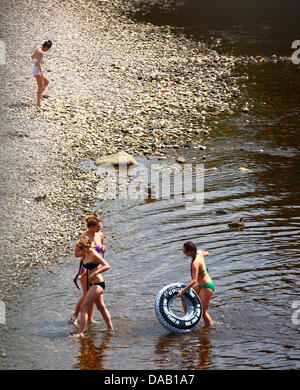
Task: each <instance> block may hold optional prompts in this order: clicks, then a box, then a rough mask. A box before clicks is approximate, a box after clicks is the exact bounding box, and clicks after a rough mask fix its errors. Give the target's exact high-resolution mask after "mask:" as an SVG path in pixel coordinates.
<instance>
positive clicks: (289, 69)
mask: <svg viewBox="0 0 300 390" xmlns="http://www.w3.org/2000/svg"><path fill="white" fill-rule="evenodd" d="M152 22H154V23H155V20H152ZM159 23H160V24H161V23H163V21H162V20H159ZM185 25H186V26H185V27H184V28H182V26H179V27H178V25H177V26H176V25H175V26H174V31H178V33H180V34H181V33H187V34H191V30H193V31H192V34H193V37H191V39H197V36H199V35H201V34H204V35H205V39H212V40H215V39H216V38H220V37H221V39H223V45H222V47H221V48H220V50H221V51H222V50H223V51H224V52H235V53H237V52H239V53H242V54H244V55H245V54H247V55H258V54H266V55H271V54H273V53H272V51H271V49H270V47H269V46H268V42H269V38H268V37H270V34H271V33H270V31H273V32H274V30H273V27H272V26H271V25H270V24H265V25H263V23H262V22H261V26H264V27H265V28H261V30H260V34H258V33H257V29H253V26H250V25H249V26H247V25H246V24H243V25H237V26H235V27H232V28H231V27H227V29H226V30H222V31H221V30H220V29H219V30H216V29H215V28H214V27H213V26H210V27H209V28H208V27H207V26H206V29H205V28H204V27H203V26H199V25H197V26H193V27H192V26H191V25H189V24H188V23H187V22H186V23H185ZM200 30H201V32H200ZM203 31H204V32H203ZM276 31H277V33H278V34H279V33H280V31H281V33H280V34H279V35H280V36H281V37H283V36H285V37H287V38H286V41H285V42H286V46H287V48H286V49H285V46H284V39H283V40H282V41H281V46H280V47H281V49H282V50H281V51H280V52H276V54H278V55H286V54H287V53H288V50H289V48H290V47H291V41H293V40H295V39H297V38H298V39H300V34H298V37H297V36H292V33H291V31H290V30H287V27H285V26H284V25H282V26H278V25H277V26H276ZM263 32H265V34H263ZM279 35H278V36H279ZM224 37H226V38H224ZM249 37H252V39H251V40H249V39H248V38H249ZM254 41H256V44H254V45H253V42H254ZM247 42H248V43H247ZM249 42H250V43H249ZM254 47H255V50H254V49H253V48H254ZM258 48H260V49H259V50H258ZM262 49H265V50H264V51H263V52H262V51H261V50H262ZM290 50H291V49H290ZM288 54H291V53H288ZM241 72H242V73H243V74H244V75H245V76H247V78H246V77H245V78H244V80H243V81H242V82H243V90H244V93H245V96H246V97H247V98H248V101H249V102H251V108H250V110H249V112H243V113H240V114H235V115H233V116H231V117H228V116H226V117H220V118H219V119H218V120H217V121H216V122H214V123H213V129H212V131H211V133H210V134H211V135H210V136H208V137H207V138H205V141H204V145H205V146H206V148H207V149H206V150H205V151H200V150H197V149H193V147H192V146H191V147H189V148H185V149H181V150H177V151H176V155H175V154H174V156H172V154H171V155H170V158H169V159H168V160H167V161H164V162H161V161H157V160H155V159H153V160H143V159H140V160H139V162H140V163H141V165H145V166H147V167H149V165H150V164H152V163H155V164H160V165H161V166H162V165H163V164H165V165H166V166H168V167H169V168H170V167H175V166H176V167H177V168H178V166H177V165H176V163H175V157H176V156H178V155H181V156H184V157H185V159H186V164H191V165H195V164H199V165H200V164H203V165H204V204H203V205H200V204H199V205H198V206H196V207H188V206H187V205H189V204H187V202H180V201H178V200H176V199H158V200H153V201H151V202H150V201H148V200H147V201H146V200H142V201H132V200H128V201H126V200H122V201H113V200H107V201H106V206H105V207H104V219H103V232H104V233H105V236H106V245H107V253H106V258H107V259H108V261H109V263H110V264H111V270H110V271H109V272H107V274H105V280H106V286H107V288H106V291H105V294H104V297H105V298H104V299H105V303H106V304H107V307H108V309H109V310H110V313H111V315H112V320H113V324H114V327H115V328H116V332H115V333H114V334H107V333H106V332H105V331H102V330H101V329H104V324H103V322H101V324H96V325H91V326H90V327H89V328H88V332H87V337H86V338H85V339H82V340H74V339H69V338H68V337H67V334H68V333H69V332H70V331H72V330H74V328H73V326H72V325H68V323H67V320H68V319H69V317H70V316H71V313H72V312H73V310H74V306H75V304H76V300H77V299H78V298H79V296H80V292H79V291H78V290H77V289H76V288H75V286H74V284H73V283H72V279H73V276H74V274H75V273H76V271H77V266H78V264H77V260H74V258H71V257H70V258H65V259H62V260H61V261H60V262H59V263H58V264H53V265H51V266H48V267H47V269H45V268H41V269H39V270H38V272H37V274H36V275H34V276H33V278H32V282H31V283H30V286H28V287H26V288H24V290H23V294H22V296H21V297H20V299H19V300H18V301H16V302H14V303H13V304H11V305H10V308H9V317H8V319H7V323H6V325H5V332H4V333H1V338H2V340H1V348H2V351H1V367H2V368H9V369H14V368H17V369H143V370H146V369H202V368H205V369H261V368H263V369H295V368H296V369H297V368H298V369H299V368H300V356H299V347H298V345H299V330H300V324H299V322H300V318H299V319H298V315H297V314H298V313H297V309H299V307H300V299H299V253H300V245H299V233H300V220H299V190H300V185H299V157H300V150H299V148H300V138H299V127H300V115H299V108H300V69H299V66H296V65H294V64H292V63H279V62H278V63H267V64H259V65H258V64H252V65H249V66H247V67H243V68H241V69H237V73H238V74H240V73H241ZM203 155H205V156H206V159H205V160H203V159H202V157H203ZM90 166H92V164H91V163H90ZM93 168H94V169H95V167H93ZM240 168H246V169H243V170H241V169H240ZM190 180H191V181H192V180H193V177H192V176H190ZM101 207H103V205H102V206H101ZM240 217H244V218H245V227H244V229H243V230H232V229H229V227H228V223H229V222H231V221H232V220H235V219H238V218H240ZM187 240H192V241H194V242H195V243H196V244H197V246H198V247H199V248H201V249H204V250H208V251H209V252H210V255H209V256H208V257H207V258H206V262H207V265H208V267H209V272H210V275H211V277H212V279H213V281H214V283H215V286H216V290H215V293H214V295H213V298H212V301H211V304H210V308H209V313H210V315H211V317H212V319H213V322H214V324H213V326H212V327H211V328H204V327H203V322H201V324H200V326H199V327H198V328H197V329H196V330H195V331H193V332H191V333H189V334H186V335H174V334H170V333H169V332H168V331H167V330H165V329H164V328H163V327H162V326H161V325H160V323H159V322H158V320H157V319H156V316H155V310H154V301H155V297H156V294H157V293H158V291H159V290H160V289H161V288H162V287H163V286H165V285H166V284H169V283H171V282H177V281H182V282H185V283H186V282H188V281H189V277H190V274H189V260H188V259H187V258H186V257H185V256H184V255H183V253H182V249H181V248H182V244H183V243H184V242H185V241H187ZM66 280H69V281H70V283H69V284H66ZM95 317H96V319H97V320H99V321H101V318H100V315H99V314H98V313H95Z"/></svg>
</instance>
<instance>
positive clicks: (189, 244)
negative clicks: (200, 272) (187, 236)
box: [183, 241, 197, 261]
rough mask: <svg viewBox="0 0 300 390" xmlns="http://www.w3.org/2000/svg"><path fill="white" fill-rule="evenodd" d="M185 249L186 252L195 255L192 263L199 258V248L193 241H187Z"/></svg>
mask: <svg viewBox="0 0 300 390" xmlns="http://www.w3.org/2000/svg"><path fill="white" fill-rule="evenodd" d="M183 247H184V249H185V250H186V251H188V252H192V253H193V259H192V261H194V260H195V258H196V256H197V247H196V245H195V244H194V243H193V242H192V241H187V242H185V243H184V244H183Z"/></svg>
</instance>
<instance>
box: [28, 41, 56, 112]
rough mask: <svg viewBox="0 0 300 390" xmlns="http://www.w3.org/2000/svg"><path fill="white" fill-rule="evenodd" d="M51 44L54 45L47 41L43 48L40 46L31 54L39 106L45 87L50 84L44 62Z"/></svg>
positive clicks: (39, 105)
mask: <svg viewBox="0 0 300 390" xmlns="http://www.w3.org/2000/svg"><path fill="white" fill-rule="evenodd" d="M51 46H52V42H51V41H46V42H44V43H43V45H42V47H41V48H39V47H38V48H37V49H36V50H35V52H34V53H33V54H32V56H31V58H32V59H33V63H34V66H33V70H32V71H33V75H34V77H35V79H36V82H37V86H38V90H37V103H36V104H37V106H38V107H41V100H43V98H42V94H43V92H44V90H45V88H46V87H47V85H48V84H49V80H48V78H47V77H46V76H45V75H44V72H43V69H42V64H44V62H45V61H44V60H43V57H44V53H45V52H47V51H48V50H49V49H50V48H51Z"/></svg>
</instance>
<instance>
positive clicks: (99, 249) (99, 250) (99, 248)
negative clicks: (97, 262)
mask: <svg viewBox="0 0 300 390" xmlns="http://www.w3.org/2000/svg"><path fill="white" fill-rule="evenodd" d="M95 251H96V252H98V253H101V252H103V250H102V245H101V244H99V245H97V246H96V248H95ZM103 257H104V253H103Z"/></svg>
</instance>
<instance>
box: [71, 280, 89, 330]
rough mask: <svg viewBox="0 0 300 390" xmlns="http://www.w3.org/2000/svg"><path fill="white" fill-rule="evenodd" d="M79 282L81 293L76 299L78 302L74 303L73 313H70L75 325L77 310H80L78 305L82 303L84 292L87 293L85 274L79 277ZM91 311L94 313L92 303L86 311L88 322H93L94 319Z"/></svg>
mask: <svg viewBox="0 0 300 390" xmlns="http://www.w3.org/2000/svg"><path fill="white" fill-rule="evenodd" d="M80 283H81V287H82V292H83V294H82V296H81V297H80V298H79V300H78V302H77V304H76V308H75V311H74V314H73V315H72V321H73V323H75V325H76V322H77V318H78V315H79V312H80V306H81V305H82V302H83V300H84V297H85V296H86V293H87V286H86V275H85V276H83V278H81V279H80ZM93 313H94V304H92V305H91V307H90V308H89V311H88V322H94V320H93Z"/></svg>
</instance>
